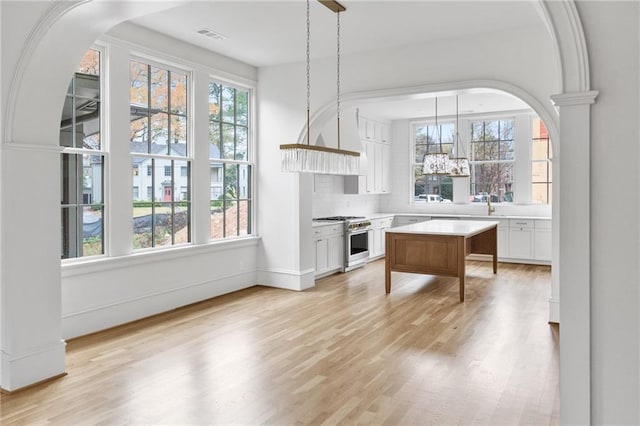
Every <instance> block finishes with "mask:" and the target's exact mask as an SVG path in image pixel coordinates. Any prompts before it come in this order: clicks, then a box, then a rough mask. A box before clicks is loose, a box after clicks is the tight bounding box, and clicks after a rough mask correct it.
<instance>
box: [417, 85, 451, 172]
mask: <svg viewBox="0 0 640 426" xmlns="http://www.w3.org/2000/svg"><path fill="white" fill-rule="evenodd" d="M435 104H436V111H435V114H436V118H435V128H436V131H435V134H436V142H437V146H438V152H434V153H429V152H427V154H425V156H424V165H423V167H422V173H423V174H425V175H448V174H449V171H450V167H451V162H450V159H449V154H447V153H445V152H444V151H443V149H442V135H441V134H440V128H439V127H438V98H437V97H436V98H435Z"/></svg>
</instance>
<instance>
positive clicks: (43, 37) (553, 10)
mask: <svg viewBox="0 0 640 426" xmlns="http://www.w3.org/2000/svg"><path fill="white" fill-rule="evenodd" d="M172 5H173V4H163V5H160V6H157V7H170V6H172ZM139 6H140V5H137V6H136V5H135V4H133V3H132V4H122V5H120V6H119V7H118V8H113V7H112V4H110V3H109V2H91V1H89V2H80V3H75V4H73V5H68V4H60V3H56V4H55V5H53V6H51V8H50V9H49V10H48V11H47V13H46V14H45V19H42V20H41V21H40V23H39V24H38V26H37V27H36V29H35V31H34V32H33V35H32V36H31V38H30V39H29V40H28V41H27V43H26V45H25V49H24V51H23V55H22V56H21V59H20V60H19V61H18V63H17V65H16V68H15V70H14V72H13V74H12V76H11V77H10V80H11V85H10V92H9V97H8V99H7V108H5V111H6V114H5V117H4V126H3V127H4V129H3V131H4V140H3V142H4V143H5V147H7V148H8V149H7V150H3V151H5V152H3V158H2V161H3V170H2V173H3V183H4V182H6V181H7V180H8V179H7V178H9V177H10V176H13V177H14V178H15V177H17V178H18V179H20V178H24V179H25V180H26V179H27V178H28V174H27V173H25V172H23V173H22V174H20V173H18V174H14V171H15V170H12V171H11V173H9V172H8V171H6V170H7V164H11V163H27V162H28V161H35V162H36V163H37V164H41V165H42V168H41V172H42V176H41V177H40V178H38V180H37V182H36V183H35V184H36V185H41V186H42V187H43V188H45V191H44V192H46V193H47V194H49V195H48V196H47V197H45V198H43V199H40V200H38V201H37V203H39V204H42V205H46V206H48V207H47V209H48V211H50V212H53V211H56V210H57V208H58V203H59V199H58V196H57V195H58V187H57V186H58V185H57V182H56V180H55V179H51V177H55V176H57V167H58V163H57V158H58V152H57V144H58V131H59V121H58V120H59V117H60V114H59V111H60V110H61V108H62V104H63V100H64V93H65V90H66V87H67V85H68V81H69V75H71V73H72V69H73V67H74V66H75V65H76V64H77V63H78V60H79V58H80V57H81V56H82V54H83V53H84V51H85V50H86V48H87V47H89V45H90V44H91V43H92V42H93V41H94V40H95V39H96V38H97V37H98V36H99V35H100V34H103V33H104V32H105V31H106V30H107V29H108V28H110V27H111V26H113V25H114V24H116V23H117V22H121V21H123V20H126V19H130V18H132V17H134V16H137V15H138V14H144V13H149V12H150V10H149V6H148V5H144V8H142V7H139ZM541 7H542V8H543V9H544V10H545V11H546V15H545V17H546V18H547V19H548V22H547V24H548V26H549V27H550V28H552V29H553V36H554V40H555V41H556V47H557V48H558V56H559V63H560V64H561V65H562V66H558V69H562V70H563V72H564V75H563V76H562V82H563V91H564V92H565V93H571V92H584V91H587V90H588V89H589V87H588V81H589V79H588V62H587V58H586V49H585V47H584V36H583V34H582V30H581V28H580V27H579V25H578V27H577V28H578V29H577V30H576V25H575V24H576V22H577V23H578V24H579V18H578V15H577V11H576V10H575V6H574V5H573V3H570V4H569V6H568V7H565V5H564V4H562V5H556V4H554V3H550V4H545V5H544V6H541ZM88 16H91V17H95V16H100V17H101V19H100V20H99V21H96V20H95V19H92V20H88V19H87V17H88ZM60 46H64V48H63V49H61V48H60ZM51 63H56V64H57V66H56V67H55V68H54V69H52V70H51V71H52V72H51V74H50V75H49V77H48V79H46V80H45V79H42V78H41V76H40V75H39V72H40V71H41V70H42V69H46V68H48V67H49V65H50V64H51ZM473 87H492V88H494V89H498V90H505V91H507V92H510V93H512V94H514V95H516V96H518V97H520V98H522V99H523V100H525V101H526V102H527V103H528V104H529V105H531V106H532V107H533V109H534V110H535V111H536V112H537V113H538V115H540V116H541V117H542V119H543V121H545V123H546V124H547V126H548V128H549V130H550V132H551V134H552V140H553V141H554V143H556V142H555V141H559V140H560V138H561V137H562V142H561V143H563V144H564V143H565V141H567V142H570V140H571V139H572V138H577V139H579V140H577V141H576V142H574V143H573V145H569V146H571V147H575V145H578V144H579V142H583V141H584V136H585V135H584V134H581V133H579V130H578V132H577V133H578V134H577V135H576V132H575V130H576V129H580V128H582V126H584V125H588V111H587V117H586V121H585V119H584V117H583V119H582V121H581V120H580V119H578V120H575V119H572V120H571V121H563V111H562V108H563V106H561V108H560V115H559V118H556V117H555V115H554V111H553V108H552V107H551V106H550V105H548V103H547V99H541V98H540V97H531V99H527V95H526V93H519V91H518V89H517V88H515V87H511V88H507V87H504V86H500V85H499V84H495V85H492V84H482V83H481V82H478V81H474V82H469V86H468V87H466V88H469V89H470V88H473ZM458 89H465V87H464V84H462V83H457V84H456V85H448V84H447V85H445V86H440V87H438V86H435V85H434V86H430V87H428V88H420V90H419V91H416V92H415V93H419V92H421V93H424V92H438V91H442V90H458ZM412 90H413V89H412ZM43 92H49V93H52V96H50V97H47V100H46V101H44V102H40V101H41V99H40V98H39V93H43ZM387 94H388V93H384V91H383V92H377V93H373V92H369V93H368V95H367V96H368V99H373V98H375V97H384V96H385V95H387ZM395 94H396V95H398V94H401V93H399V92H395ZM550 95H551V94H550ZM359 96H360V95H357V94H354V95H353V98H352V101H353V102H354V103H357V102H358V101H361V100H364V99H366V97H362V98H359ZM594 97H595V95H594V96H592V98H591V101H592V100H593V98H594ZM557 100H558V102H559V104H562V105H564V106H566V107H568V108H571V106H572V105H575V104H576V103H579V102H580V100H579V99H568V98H567V97H558V98H557ZM344 101H345V104H347V103H348V102H349V101H350V100H349V99H348V97H345V99H344ZM583 101H584V100H583ZM572 102H573V103H572ZM583 103H589V100H586V101H584V102H583ZM34 105H36V106H37V108H36V109H35V110H34ZM34 111H35V112H47V111H55V113H45V114H42V122H40V123H39V125H38V126H33V125H30V123H31V120H30V117H31V116H33V114H34ZM36 115H38V114H36ZM565 126H566V127H565ZM563 130H564V131H563ZM586 140H587V142H588V134H587V135H586ZM555 148H557V147H555ZM587 151H588V150H587ZM26 152H28V154H29V155H26V154H25V153H26ZM34 152H36V154H35V155H31V154H33V153H34ZM586 155H587V160H588V153H587V154H586ZM559 160H560V161H567V160H565V159H563V158H562V157H560V158H559ZM586 164H588V161H586ZM588 176H589V169H588V167H587V168H586V169H580V170H578V171H577V176H576V177H575V178H576V180H580V179H583V180H585V179H588ZM571 182H575V181H574V180H572V181H571ZM571 188H572V187H571V186H567V187H565V189H567V190H571ZM566 192H568V191H566ZM558 193H559V191H554V194H558ZM8 202H16V203H23V205H24V206H26V207H29V206H33V205H34V204H35V203H34V202H33V200H29V198H28V197H27V196H26V195H25V194H21V193H20V191H19V190H12V189H11V188H10V187H9V186H8V185H7V184H4V185H3V191H2V203H3V205H5V204H7V203H8ZM574 202H575V200H574V199H573V198H571V197H569V198H566V199H562V200H560V202H559V203H556V204H555V205H556V206H558V207H559V209H560V212H559V214H562V211H563V210H566V211H569V210H572V209H573V208H574V207H576V206H574ZM588 202H589V200H588V194H587V199H586V203H587V204H588ZM582 204H583V203H582V202H580V203H579V206H581V205H582ZM579 206H578V207H579ZM34 212H35V210H34ZM554 212H555V209H554ZM554 214H555V213H554ZM586 214H587V218H586V219H588V210H587V213H586ZM18 216H19V214H18V213H5V214H4V215H3V218H2V226H3V246H4V249H3V251H2V253H1V254H2V269H3V275H4V276H3V298H2V314H3V318H9V321H10V322H9V323H5V324H3V329H4V330H5V332H4V333H3V348H2V349H3V352H4V350H5V349H7V350H8V351H9V353H11V352H12V349H13V348H16V349H18V350H21V349H24V348H25V347H29V346H32V345H31V342H24V341H23V340H21V339H22V338H21V337H18V336H17V334H18V333H19V332H20V331H21V330H14V329H13V327H15V326H16V322H19V321H25V318H24V317H23V315H22V314H19V313H17V312H15V311H13V310H11V308H10V306H12V305H16V306H21V307H22V306H31V307H32V308H33V311H34V312H37V311H40V312H41V314H40V315H37V316H36V317H35V318H34V319H33V320H32V321H25V323H28V324H34V327H33V329H34V330H36V331H35V332H34V333H30V331H31V330H22V331H26V334H28V335H29V336H30V338H32V339H33V342H38V343H39V344H38V345H37V346H42V344H43V343H45V342H47V344H46V345H45V346H46V347H45V348H44V349H43V350H42V351H41V353H40V355H42V358H41V359H49V360H52V361H51V362H50V363H49V362H48V361H47V362H46V363H45V364H49V365H46V366H44V367H43V368H40V369H39V370H40V371H38V372H36V374H34V375H31V376H29V375H27V377H22V378H21V379H20V380H18V381H17V383H18V387H21V386H22V385H23V384H25V383H28V382H29V381H32V382H33V381H37V380H39V379H40V378H42V377H50V376H53V375H56V374H59V373H60V371H61V370H64V344H63V343H62V342H60V341H59V336H60V326H59V324H56V321H58V320H59V318H60V310H59V307H55V306H54V307H52V306H50V305H51V303H50V302H51V301H52V300H60V298H61V294H60V289H59V288H55V287H56V285H55V284H56V282H57V283H59V280H58V279H56V278H52V277H59V275H60V265H59V259H58V257H57V256H56V255H53V254H54V253H57V252H58V248H59V247H58V239H57V238H56V237H55V236H54V235H50V236H49V237H47V240H46V241H44V242H43V243H42V247H40V250H38V253H37V256H38V257H39V258H41V259H40V260H41V261H40V262H39V266H40V267H39V268H38V269H37V270H34V268H32V267H31V266H32V264H31V261H29V260H28V259H27V257H25V256H23V254H24V253H29V252H32V250H31V248H30V247H28V246H26V245H24V244H20V243H18V242H19V241H21V240H22V239H23V238H24V235H22V234H19V233H18V232H16V231H14V230H11V226H10V224H11V223H13V222H14V219H16V218H17V217H18ZM45 217H48V216H47V215H45ZM55 217H56V215H55V214H52V215H51V218H55ZM25 219H26V220H29V221H31V222H34V223H38V224H39V225H38V227H37V228H36V229H34V230H33V232H34V233H38V229H43V230H46V229H56V228H57V227H58V225H59V224H58V223H57V221H56V220H42V219H41V217H40V215H37V214H35V213H32V214H27V217H26V218H25ZM582 219H584V218H582ZM5 232H6V233H5ZM588 235H589V228H588V220H579V221H578V224H577V225H576V227H575V228H571V229H570V232H568V233H566V234H564V235H561V236H560V237H559V238H560V239H561V241H562V242H563V243H564V242H567V243H569V242H570V241H572V240H575V241H579V240H580V239H581V238H585V237H586V239H587V240H588ZM14 243H17V244H14ZM9 246H10V247H12V251H9V250H8V249H7V248H8V247H9ZM569 247H570V244H569ZM570 248H571V247H570ZM570 248H569V249H566V251H561V253H560V256H564V255H566V256H567V258H566V260H567V261H568V262H567V265H568V267H567V280H568V281H581V282H584V281H585V278H586V282H587V283H588V282H589V276H588V272H587V275H586V277H585V276H584V275H580V276H579V277H578V278H574V279H572V278H571V277H570V275H571V274H572V273H573V272H575V269H577V268H579V265H580V264H584V260H585V257H586V260H588V259H589V254H588V253H586V254H585V253H584V252H582V251H581V252H580V253H579V254H577V255H576V254H572V253H571V250H570ZM587 252H588V247H587ZM576 256H577V258H576ZM562 263H563V264H564V263H565V258H564V257H563V258H562ZM587 264H588V262H587ZM23 271H29V272H28V276H26V277H25V276H23V274H22V272H23ZM14 282H24V283H27V284H28V285H27V286H26V288H24V289H23V290H24V291H25V292H27V293H29V292H31V293H32V294H41V296H42V298H43V299H44V300H45V302H44V303H32V304H29V303H24V302H23V300H22V299H21V297H22V296H21V290H18V289H17V284H15V283H14ZM7 283H9V287H8V288H7V290H6V291H4V290H5V285H7ZM42 283H46V285H42ZM52 284H53V285H52ZM563 285H564V282H563ZM57 287H59V285H58V286H57ZM43 288H44V291H43ZM567 289H568V290H567V291H568V293H566V296H567V297H566V299H565V298H564V297H563V301H564V302H567V303H569V304H573V303H574V302H573V300H571V299H572V298H573V297H574V296H576V299H580V300H581V302H582V301H584V299H585V298H586V300H587V301H588V292H589V288H588V285H587V286H586V287H585V286H582V287H579V286H568V287H567ZM14 302H18V303H14ZM21 302H22V303H21ZM564 302H563V303H564ZM565 306H569V308H568V309H565ZM578 310H579V311H580V316H578V317H577V318H576V321H575V322H573V323H572V322H571V321H569V322H568V323H567V325H566V326H565V325H564V324H563V329H564V330H566V331H567V333H571V334H574V333H575V335H576V336H578V341H573V342H572V343H568V344H567V346H565V347H568V348H569V349H568V351H566V354H567V355H566V359H567V360H571V359H573V358H579V357H580V356H581V355H583V354H584V351H585V349H586V351H587V353H588V346H589V308H588V303H587V304H586V306H585V305H584V304H581V305H580V307H579V308H578ZM563 312H567V315H571V314H573V313H574V309H572V308H571V305H563ZM30 313H33V312H25V313H24V314H25V315H26V314H30ZM5 314H6V315H5ZM563 315H564V314H563ZM585 316H586V317H585ZM572 324H573V325H572ZM12 330H13V332H12ZM20 334H23V333H20ZM51 341H54V342H55V343H53V344H50V345H49V343H48V342H51ZM572 344H575V345H576V347H578V349H577V350H572V349H571V346H570V345H572ZM47 345H49V346H47ZM49 349H50V350H49ZM563 350H564V349H563ZM14 352H15V351H14ZM5 358H6V357H5ZM5 361H6V362H5ZM25 362H28V360H26V361H25ZM8 365H11V362H10V360H7V359H3V370H2V373H3V381H2V385H3V387H6V388H8V389H11V388H14V387H15V386H14V385H12V384H9V385H8V386H7V385H6V383H8V382H6V381H5V376H6V375H7V369H6V368H5V367H6V366H8ZM564 365H569V364H568V363H565V364H564ZM585 365H586V369H585V368H584V367H585ZM588 365H589V361H588V356H587V360H586V362H584V363H580V366H581V369H579V371H578V374H577V375H568V376H567V380H566V381H565V382H564V383H565V388H564V389H565V390H564V391H563V396H565V395H566V396H567V397H568V398H567V399H566V401H567V402H568V401H569V399H570V395H571V391H572V389H573V388H578V389H586V391H582V392H578V393H579V394H580V398H584V397H585V392H586V394H587V395H586V398H587V404H586V406H587V409H586V411H587V416H588V389H589V386H588V376H589V369H588ZM12 368H13V367H12ZM585 374H586V379H585V380H586V382H587V386H586V387H585V386H583V385H584V383H583V381H582V380H580V381H579V383H577V384H576V382H575V380H574V379H573V377H585ZM23 380H26V382H24V381H23ZM583 402H584V401H583ZM564 403H565V400H563V404H564ZM576 405H577V404H576ZM563 407H569V408H568V409H569V410H571V409H576V410H578V411H581V412H583V411H585V409H584V408H575V406H574V405H569V404H568V405H563ZM582 407H584V405H582ZM587 418H588V417H587Z"/></svg>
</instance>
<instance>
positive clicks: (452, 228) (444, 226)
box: [387, 220, 500, 237]
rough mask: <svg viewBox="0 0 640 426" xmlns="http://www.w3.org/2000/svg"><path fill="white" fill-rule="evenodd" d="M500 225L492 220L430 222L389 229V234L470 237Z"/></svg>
mask: <svg viewBox="0 0 640 426" xmlns="http://www.w3.org/2000/svg"><path fill="white" fill-rule="evenodd" d="M499 224H500V222H497V221H490V220H482V221H480V220H429V221H426V222H419V223H412V224H410V225H402V226H396V227H394V228H390V229H388V230H387V232H391V233H400V234H429V235H450V236H461V237H470V236H472V235H475V234H479V233H480V232H483V231H486V230H487V229H490V228H492V227H494V226H497V225H499Z"/></svg>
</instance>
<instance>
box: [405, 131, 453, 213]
mask: <svg viewBox="0 0 640 426" xmlns="http://www.w3.org/2000/svg"><path fill="white" fill-rule="evenodd" d="M412 136H413V146H414V148H415V149H414V152H413V191H414V202H434V201H435V202H450V201H451V200H453V182H452V180H451V178H450V177H449V176H442V175H425V174H424V170H423V163H424V156H425V155H426V154H433V153H439V152H444V153H447V154H450V153H451V150H452V148H453V142H454V137H455V126H454V124H453V123H438V126H437V127H436V126H435V124H431V123H414V124H413V132H412ZM430 195H431V196H430ZM434 195H435V196H434Z"/></svg>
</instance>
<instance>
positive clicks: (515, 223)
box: [509, 219, 535, 228]
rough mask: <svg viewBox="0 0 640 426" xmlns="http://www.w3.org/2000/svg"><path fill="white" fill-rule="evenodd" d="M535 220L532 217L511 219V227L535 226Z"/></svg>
mask: <svg viewBox="0 0 640 426" xmlns="http://www.w3.org/2000/svg"><path fill="white" fill-rule="evenodd" d="M534 222H535V221H533V220H531V219H509V227H510V228H533V224H534Z"/></svg>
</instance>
